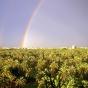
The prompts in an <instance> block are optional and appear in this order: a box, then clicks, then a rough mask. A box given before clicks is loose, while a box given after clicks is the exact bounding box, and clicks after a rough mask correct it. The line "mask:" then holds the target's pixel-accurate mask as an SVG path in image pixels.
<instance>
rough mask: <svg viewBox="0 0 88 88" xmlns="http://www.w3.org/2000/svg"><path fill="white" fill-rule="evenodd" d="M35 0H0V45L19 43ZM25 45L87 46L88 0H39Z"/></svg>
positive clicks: (8, 45) (36, 46) (16, 45)
mask: <svg viewBox="0 0 88 88" xmlns="http://www.w3.org/2000/svg"><path fill="white" fill-rule="evenodd" d="M39 2H40V1H39V0H0V46H1V47H20V45H21V43H22V41H23V37H24V32H25V30H26V27H27V25H28V24H29V21H30V17H31V16H32V15H33V12H34V11H35V10H36V8H37V6H38V3H39ZM28 34H29V35H28V44H27V46H28V47H35V48H39V47H48V48H53V47H65V46H72V45H77V46H88V0H43V3H42V5H41V6H40V8H39V9H38V11H37V13H36V15H35V16H34V17H32V23H31V27H30V28H29V31H28Z"/></svg>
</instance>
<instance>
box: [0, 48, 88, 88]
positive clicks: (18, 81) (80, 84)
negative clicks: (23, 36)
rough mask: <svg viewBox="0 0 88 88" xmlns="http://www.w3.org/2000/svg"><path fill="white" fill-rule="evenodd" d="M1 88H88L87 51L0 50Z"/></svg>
mask: <svg viewBox="0 0 88 88" xmlns="http://www.w3.org/2000/svg"><path fill="white" fill-rule="evenodd" d="M0 88H88V49H87V48H86V49H85V48H75V49H67V48H62V49H14V48H11V49H0Z"/></svg>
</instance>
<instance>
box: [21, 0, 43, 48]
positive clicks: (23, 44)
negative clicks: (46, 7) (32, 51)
mask: <svg viewBox="0 0 88 88" xmlns="http://www.w3.org/2000/svg"><path fill="white" fill-rule="evenodd" d="M42 4H43V0H39V2H38V4H37V7H36V8H35V9H34V11H33V13H32V15H31V17H30V20H29V22H28V24H27V27H26V29H25V32H24V36H23V39H22V43H21V47H22V48H27V44H28V35H29V30H30V29H31V25H32V22H33V18H34V17H35V16H36V15H37V13H38V11H39V9H40V7H41V6H42Z"/></svg>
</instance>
